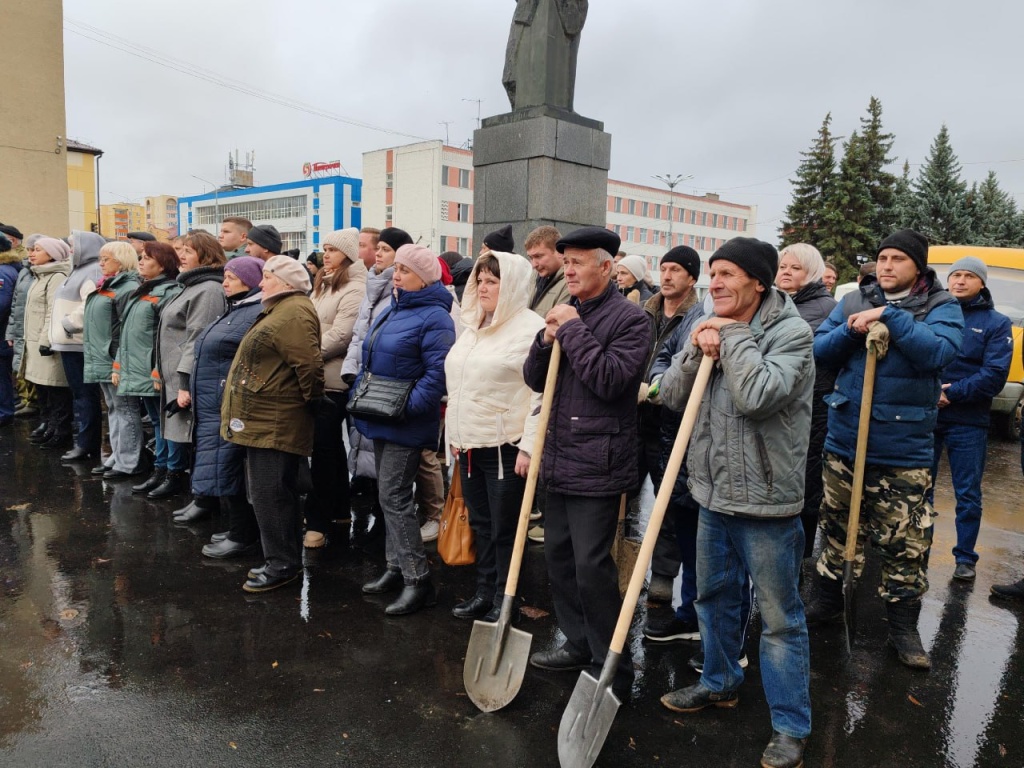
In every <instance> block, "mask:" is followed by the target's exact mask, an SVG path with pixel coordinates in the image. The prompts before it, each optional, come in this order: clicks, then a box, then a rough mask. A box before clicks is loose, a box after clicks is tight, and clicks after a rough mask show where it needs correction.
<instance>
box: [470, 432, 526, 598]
mask: <svg viewBox="0 0 1024 768" xmlns="http://www.w3.org/2000/svg"><path fill="white" fill-rule="evenodd" d="M498 450H499V449H498V448H473V449H472V450H469V451H464V452H463V453H462V455H461V456H460V457H459V472H460V473H461V476H462V498H463V499H464V500H465V502H466V507H467V508H468V509H469V524H470V526H471V527H472V528H473V537H474V539H475V542H476V583H477V588H478V589H480V590H482V591H485V592H488V593H490V594H491V595H492V596H494V595H500V594H504V592H505V582H506V581H507V580H508V567H509V564H510V563H511V561H512V549H513V547H514V545H515V540H516V525H517V523H518V522H519V508H520V506H522V503H523V492H524V491H525V489H526V480H524V479H523V478H521V477H519V475H517V474H516V473H515V467H516V457H517V456H518V455H519V449H518V448H517V447H516V446H514V445H509V444H507V443H506V444H505V445H503V446H501V449H500V450H501V475H502V477H501V479H499V478H498V474H499V471H498Z"/></svg>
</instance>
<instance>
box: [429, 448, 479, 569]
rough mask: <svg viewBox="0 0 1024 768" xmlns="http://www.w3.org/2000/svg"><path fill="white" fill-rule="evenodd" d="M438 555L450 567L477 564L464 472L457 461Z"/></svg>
mask: <svg viewBox="0 0 1024 768" xmlns="http://www.w3.org/2000/svg"><path fill="white" fill-rule="evenodd" d="M437 554H439V555H440V556H441V559H442V560H444V561H445V562H446V563H447V564H448V565H473V563H475V562H476V546H475V545H474V543H473V529H472V528H471V527H470V526H469V510H468V509H467V508H466V502H465V501H464V500H463V498H462V472H461V471H460V470H459V463H458V462H457V461H456V462H455V469H454V471H453V472H452V487H451V489H450V490H449V491H448V498H447V499H446V500H445V502H444V511H443V512H442V513H441V528H440V531H439V532H438V534H437Z"/></svg>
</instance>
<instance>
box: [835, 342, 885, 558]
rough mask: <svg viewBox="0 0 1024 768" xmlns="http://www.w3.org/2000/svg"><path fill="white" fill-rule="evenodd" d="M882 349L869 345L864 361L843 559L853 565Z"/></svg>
mask: <svg viewBox="0 0 1024 768" xmlns="http://www.w3.org/2000/svg"><path fill="white" fill-rule="evenodd" d="M877 364H878V350H877V349H876V348H875V345H874V343H872V344H869V345H868V356H867V359H866V360H865V362H864V386H863V390H862V392H861V397H860V423H859V424H858V426H857V452H856V454H855V455H854V458H853V488H852V489H851V491H850V516H849V518H847V521H846V552H845V553H844V555H843V560H844V561H846V562H850V563H852V562H853V559H854V558H855V557H856V556H857V535H858V533H859V529H860V505H861V501H862V500H863V498H864V465H865V464H866V463H867V455H868V429H869V428H870V427H871V401H872V400H873V399H874V396H875V367H876V366H877Z"/></svg>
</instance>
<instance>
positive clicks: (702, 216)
mask: <svg viewBox="0 0 1024 768" xmlns="http://www.w3.org/2000/svg"><path fill="white" fill-rule="evenodd" d="M700 223H701V226H704V227H706V226H707V225H708V212H707V211H701V212H700Z"/></svg>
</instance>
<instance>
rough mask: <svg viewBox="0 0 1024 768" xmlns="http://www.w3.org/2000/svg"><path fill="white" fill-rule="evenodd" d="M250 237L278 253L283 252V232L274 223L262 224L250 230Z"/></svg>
mask: <svg viewBox="0 0 1024 768" xmlns="http://www.w3.org/2000/svg"><path fill="white" fill-rule="evenodd" d="M249 239H250V240H252V242H254V243H256V245H258V246H260V247H261V248H266V249H267V250H268V251H270V252H271V253H273V254H275V255H277V254H280V253H281V233H280V232H278V231H277V227H275V226H274V225H273V224H260V225H259V226H257V227H253V228H252V229H250V230H249Z"/></svg>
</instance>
